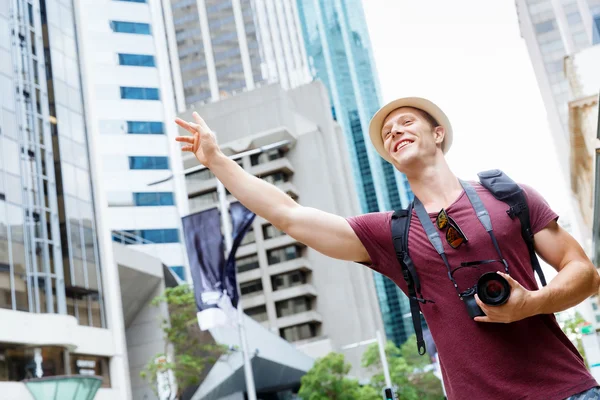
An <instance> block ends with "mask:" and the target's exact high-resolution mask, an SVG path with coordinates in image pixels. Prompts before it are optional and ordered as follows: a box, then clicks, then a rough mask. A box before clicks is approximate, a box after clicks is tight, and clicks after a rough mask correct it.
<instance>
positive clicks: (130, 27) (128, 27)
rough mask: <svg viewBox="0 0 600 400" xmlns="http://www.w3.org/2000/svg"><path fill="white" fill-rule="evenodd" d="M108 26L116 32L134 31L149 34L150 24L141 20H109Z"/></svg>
mask: <svg viewBox="0 0 600 400" xmlns="http://www.w3.org/2000/svg"><path fill="white" fill-rule="evenodd" d="M110 28H111V29H112V30H113V32H117V33H136V34H139V35H150V34H151V33H150V32H151V31H150V24H144V23H141V22H127V21H110Z"/></svg>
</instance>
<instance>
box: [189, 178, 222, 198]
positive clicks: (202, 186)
mask: <svg viewBox="0 0 600 400" xmlns="http://www.w3.org/2000/svg"><path fill="white" fill-rule="evenodd" d="M185 187H186V189H187V192H188V196H194V195H196V194H198V193H204V192H210V191H213V190H217V179H216V178H210V179H206V180H200V179H187V178H186V180H185Z"/></svg>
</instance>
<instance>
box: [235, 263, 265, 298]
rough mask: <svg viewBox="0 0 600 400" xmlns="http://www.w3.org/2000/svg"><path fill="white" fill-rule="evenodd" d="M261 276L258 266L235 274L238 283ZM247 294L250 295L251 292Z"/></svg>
mask: <svg viewBox="0 0 600 400" xmlns="http://www.w3.org/2000/svg"><path fill="white" fill-rule="evenodd" d="M261 276H262V273H261V270H260V268H256V269H253V270H251V271H246V272H239V273H238V274H237V278H238V282H240V284H242V283H245V282H250V281H255V280H257V279H260V278H261ZM249 296H252V293H251V294H249Z"/></svg>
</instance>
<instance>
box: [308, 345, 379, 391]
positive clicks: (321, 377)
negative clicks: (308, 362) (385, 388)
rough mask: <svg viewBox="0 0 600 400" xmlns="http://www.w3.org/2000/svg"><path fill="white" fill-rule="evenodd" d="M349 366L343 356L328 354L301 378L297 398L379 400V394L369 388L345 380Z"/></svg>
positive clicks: (354, 381)
mask: <svg viewBox="0 0 600 400" xmlns="http://www.w3.org/2000/svg"><path fill="white" fill-rule="evenodd" d="M350 368H351V365H350V364H349V363H347V362H346V361H345V360H344V355H343V354H339V353H329V354H328V355H326V356H325V357H323V358H319V359H317V360H316V361H315V364H314V365H313V367H312V368H311V369H310V370H309V371H308V372H307V373H306V374H305V375H304V376H303V377H302V380H301V386H300V391H299V392H298V397H300V398H302V399H303V400H380V399H381V394H380V392H377V390H376V389H375V388H373V387H371V386H363V387H361V386H360V385H359V383H358V381H357V380H355V379H350V378H347V377H346V376H347V375H348V372H350Z"/></svg>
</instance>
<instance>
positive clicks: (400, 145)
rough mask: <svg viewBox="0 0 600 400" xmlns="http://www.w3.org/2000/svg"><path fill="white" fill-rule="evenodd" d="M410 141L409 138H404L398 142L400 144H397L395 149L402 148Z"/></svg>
mask: <svg viewBox="0 0 600 400" xmlns="http://www.w3.org/2000/svg"><path fill="white" fill-rule="evenodd" d="M411 143H412V142H411V141H409V140H405V141H403V142H400V144H399V145H398V147H396V151H398V150H400V149H401V148H403V147H404V146H406V145H407V144H411Z"/></svg>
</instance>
